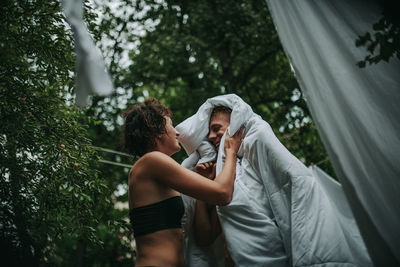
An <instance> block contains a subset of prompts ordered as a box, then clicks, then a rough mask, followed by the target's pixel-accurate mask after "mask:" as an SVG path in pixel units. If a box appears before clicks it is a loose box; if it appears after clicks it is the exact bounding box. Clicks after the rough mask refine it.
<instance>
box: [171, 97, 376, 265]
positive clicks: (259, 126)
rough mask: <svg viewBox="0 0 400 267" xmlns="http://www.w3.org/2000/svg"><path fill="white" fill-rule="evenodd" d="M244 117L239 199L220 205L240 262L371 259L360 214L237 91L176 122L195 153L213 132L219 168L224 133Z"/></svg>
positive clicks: (235, 127) (222, 220) (220, 214)
mask: <svg viewBox="0 0 400 267" xmlns="http://www.w3.org/2000/svg"><path fill="white" fill-rule="evenodd" d="M219 106H224V107H228V108H230V109H231V110H232V111H231V112H229V109H226V108H220V107H219ZM224 110H225V111H224ZM242 124H244V125H245V127H246V137H245V138H244V141H243V143H242V145H241V148H240V149H239V152H238V164H237V168H236V180H235V185H234V186H235V187H234V193H233V198H232V201H231V202H230V203H229V204H228V205H226V206H218V207H217V208H216V209H217V213H218V217H219V221H220V223H221V227H222V230H223V232H224V235H225V238H226V242H227V246H228V250H229V252H230V254H231V256H232V259H233V261H234V263H235V266H313V265H319V264H321V265H324V264H325V265H326V266H371V263H370V260H369V257H368V254H367V252H366V249H365V246H364V243H363V241H362V239H361V236H360V234H359V231H358V228H357V227H356V225H355V224H354V220H352V218H341V216H340V214H338V213H337V212H336V210H335V208H334V203H332V202H331V201H330V200H329V198H327V197H326V191H325V190H324V189H323V188H322V187H321V185H320V184H319V182H318V181H317V180H316V179H315V177H313V175H312V172H311V171H310V170H309V169H308V168H307V167H305V166H304V164H303V163H301V162H300V161H299V160H298V159H297V158H296V157H294V156H293V155H292V154H291V153H290V152H289V151H288V150H287V149H286V148H285V147H284V146H283V145H282V144H281V143H280V142H279V140H278V139H277V138H276V136H275V135H274V133H273V131H272V129H271V127H270V126H269V124H268V123H267V122H265V121H264V120H262V119H261V117H260V116H258V115H257V114H254V113H253V111H252V109H251V107H250V106H249V105H247V104H246V103H245V102H244V101H243V100H242V99H240V98H239V97H238V96H236V95H224V96H218V97H214V98H211V99H208V100H207V101H206V102H205V103H204V104H203V105H202V106H201V107H200V108H199V110H198V112H197V113H196V114H195V115H193V116H192V117H190V118H188V119H187V120H185V121H184V122H182V123H181V124H179V125H178V126H177V129H178V131H179V132H180V133H181V135H180V142H181V144H182V145H183V147H184V148H185V150H186V152H187V153H188V154H191V153H192V152H193V151H194V150H195V149H196V148H197V147H198V146H199V144H200V143H201V142H202V141H204V139H206V138H208V140H210V141H211V142H212V143H213V144H214V145H215V146H216V148H217V150H218V156H217V167H216V172H217V174H218V173H219V171H220V170H221V169H222V166H223V164H224V149H223V144H224V143H223V142H224V133H225V131H226V130H227V131H228V132H229V134H230V135H232V134H234V133H235V132H236V131H237V130H238V129H239V128H240V126H241V125H242ZM221 144H222V145H221Z"/></svg>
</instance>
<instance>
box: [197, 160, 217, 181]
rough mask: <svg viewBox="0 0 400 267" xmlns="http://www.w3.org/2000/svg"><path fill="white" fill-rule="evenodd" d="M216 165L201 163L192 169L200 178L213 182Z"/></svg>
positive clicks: (213, 163)
mask: <svg viewBox="0 0 400 267" xmlns="http://www.w3.org/2000/svg"><path fill="white" fill-rule="evenodd" d="M216 166H217V164H215V162H212V161H210V162H206V163H201V164H197V165H196V166H195V167H194V170H193V171H194V172H197V173H198V174H200V175H201V176H204V177H206V178H208V179H211V180H214V178H215V169H216Z"/></svg>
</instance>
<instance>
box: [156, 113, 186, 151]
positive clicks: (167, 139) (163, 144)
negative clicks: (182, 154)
mask: <svg viewBox="0 0 400 267" xmlns="http://www.w3.org/2000/svg"><path fill="white" fill-rule="evenodd" d="M164 118H165V120H166V123H165V130H166V131H167V132H166V133H165V134H163V135H161V137H160V138H159V142H158V145H159V149H160V151H161V152H164V153H165V154H167V155H173V154H175V153H176V152H178V151H179V150H181V146H180V145H179V142H178V137H179V132H178V131H177V130H175V128H174V126H173V125H172V120H171V118H170V117H168V116H165V117H164Z"/></svg>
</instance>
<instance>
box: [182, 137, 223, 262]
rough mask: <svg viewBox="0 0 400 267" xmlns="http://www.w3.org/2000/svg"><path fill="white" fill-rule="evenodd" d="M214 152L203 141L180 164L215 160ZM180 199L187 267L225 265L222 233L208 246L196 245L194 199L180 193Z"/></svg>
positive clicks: (210, 146)
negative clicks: (183, 211) (182, 205)
mask: <svg viewBox="0 0 400 267" xmlns="http://www.w3.org/2000/svg"><path fill="white" fill-rule="evenodd" d="M216 154H217V153H216V151H215V148H214V146H213V145H212V144H211V143H209V142H207V141H203V142H202V143H201V144H200V146H199V147H198V148H197V150H196V151H194V152H193V153H192V154H191V155H190V156H189V157H188V158H186V159H185V160H184V161H183V162H182V166H183V167H185V168H187V169H189V170H193V168H194V166H195V165H196V164H200V163H205V162H210V161H215V158H216ZM182 199H183V203H184V205H185V214H184V215H183V217H182V229H183V254H184V257H185V263H186V265H187V266H189V267H223V266H225V262H224V241H223V239H222V235H220V236H219V237H218V238H217V239H216V240H215V241H214V243H213V244H212V245H210V246H208V247H199V246H197V244H196V241H195V238H194V233H193V228H192V225H193V219H194V214H195V211H196V206H195V205H196V199H194V198H192V197H189V196H187V195H184V194H182Z"/></svg>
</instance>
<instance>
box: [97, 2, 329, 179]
mask: <svg viewBox="0 0 400 267" xmlns="http://www.w3.org/2000/svg"><path fill="white" fill-rule="evenodd" d="M124 5H127V6H129V7H126V8H125V9H124V10H125V11H124V12H125V13H124V15H121V16H124V18H125V19H126V20H124V21H125V22H124V25H127V27H126V28H125V29H128V28H129V25H131V26H132V25H136V28H137V29H140V30H141V31H140V34H138V33H137V31H132V30H130V31H129V30H127V31H126V32H124V30H123V29H124V27H119V29H121V30H122V31H123V33H121V32H120V35H123V36H125V37H126V39H128V40H132V41H134V42H135V43H136V44H137V45H136V49H134V50H131V51H130V53H129V58H130V59H131V63H130V65H129V67H128V70H127V71H126V70H125V71H123V72H122V75H120V76H119V77H120V79H119V85H120V86H121V88H123V90H122V91H125V92H126V93H125V94H126V95H130V96H133V97H131V98H129V99H126V103H127V105H129V104H132V103H135V102H136V101H138V100H139V101H140V100H141V99H143V97H147V96H153V97H156V98H158V99H160V100H161V101H162V102H164V103H165V104H167V105H168V106H169V107H170V108H171V109H172V110H173V112H174V121H175V122H176V123H178V122H180V121H182V120H183V119H185V118H187V117H188V116H190V115H192V114H193V113H194V112H195V111H196V110H197V108H198V107H199V106H200V104H202V103H203V102H204V101H205V100H206V99H207V98H209V97H212V96H215V95H219V94H225V93H235V94H238V95H239V96H241V97H242V98H243V99H244V100H245V101H246V102H247V103H249V104H250V105H251V106H252V107H253V109H254V111H255V112H256V113H258V114H260V115H261V116H262V117H263V118H264V119H265V120H266V121H268V122H269V123H270V124H271V126H272V127H273V129H274V130H275V132H276V133H277V135H278V137H279V138H280V139H281V140H282V141H283V143H284V144H285V145H286V146H287V147H288V148H289V150H291V151H292V152H293V153H294V154H295V155H296V156H298V157H299V158H300V159H302V160H303V161H304V162H305V163H306V164H310V163H311V162H321V161H324V164H326V167H327V168H325V169H327V171H328V172H329V173H331V174H333V171H332V168H331V167H330V164H329V162H328V160H327V156H326V152H325V150H324V148H323V146H322V143H321V141H320V139H319V137H318V134H317V132H316V130H315V127H314V124H313V122H312V119H311V118H310V114H309V112H308V109H307V106H306V103H305V100H304V98H303V96H302V93H301V91H300V90H299V89H298V88H299V86H298V84H297V81H296V79H295V77H294V73H293V72H292V71H291V68H290V64H289V62H288V60H287V58H286V56H285V54H284V52H283V49H282V47H281V45H280V42H279V39H278V36H277V33H276V30H275V27H274V25H273V23H272V19H271V17H270V15H269V11H268V9H267V6H266V4H265V3H264V1H256V0H253V1H228V2H227V1H183V0H181V1H148V0H140V1H136V2H135V3H134V4H133V5H129V4H128V3H124V1H120V7H119V9H123V8H124ZM127 10H129V11H127ZM138 14H140V15H138ZM114 16H115V14H114ZM109 17H110V18H111V17H112V16H109ZM107 21H118V20H117V19H115V18H113V19H110V20H103V21H102V23H104V24H107ZM108 24H111V22H108ZM116 24H117V23H116ZM129 32H133V34H129ZM115 45H117V46H118V44H117V42H116V43H115ZM117 53H118V52H117ZM115 125H116V127H118V126H117V123H116V124H115ZM300 138H301V139H300ZM183 154H184V153H183V152H182V153H181V154H180V155H178V156H177V157H176V159H177V160H178V161H179V160H181V159H182V158H183V157H184V155H183Z"/></svg>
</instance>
